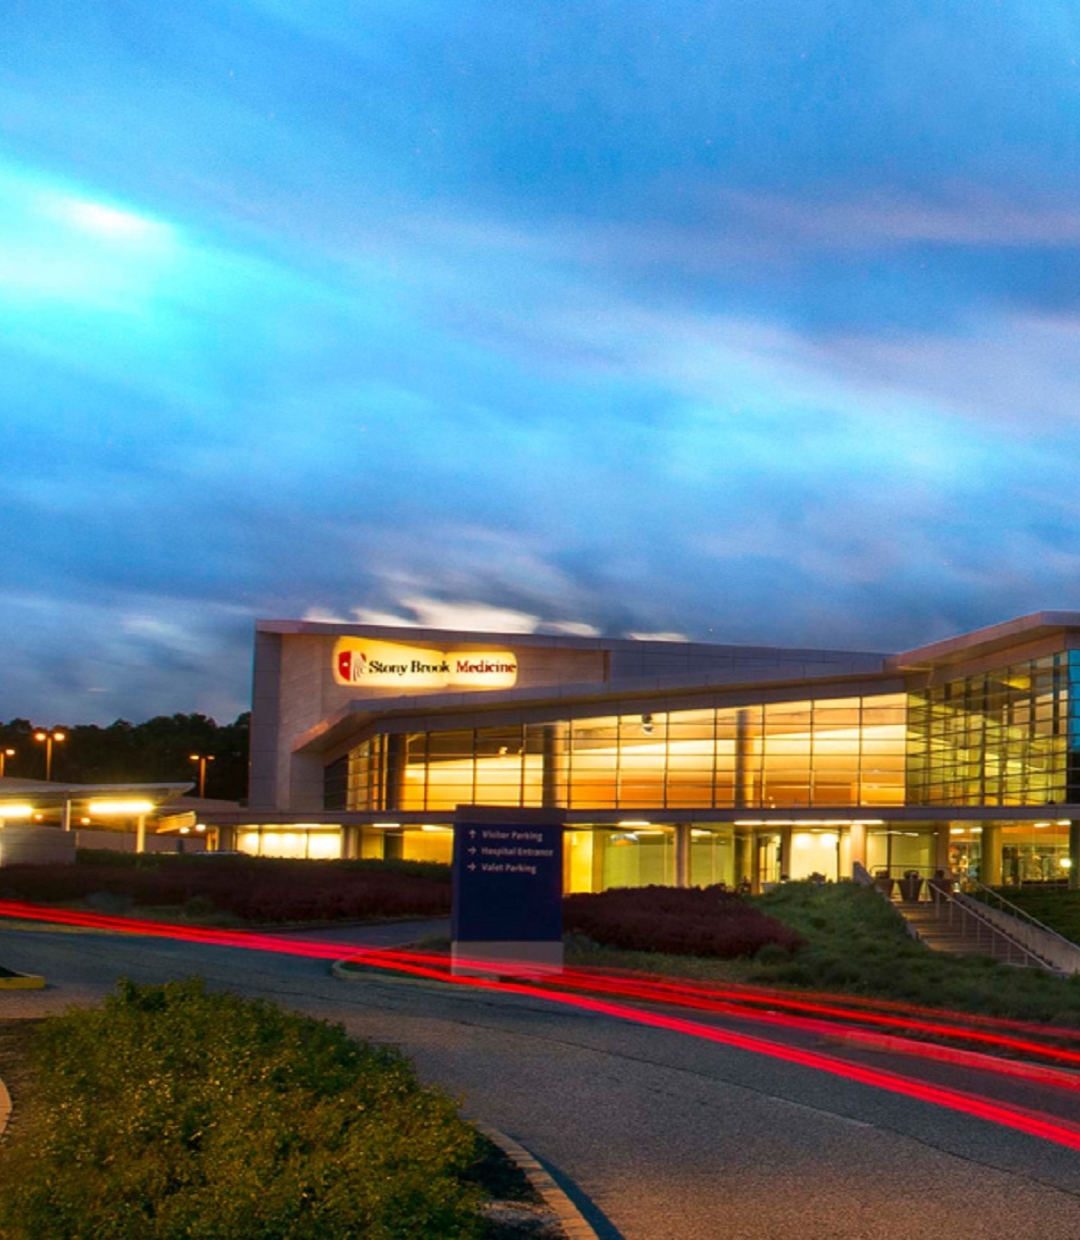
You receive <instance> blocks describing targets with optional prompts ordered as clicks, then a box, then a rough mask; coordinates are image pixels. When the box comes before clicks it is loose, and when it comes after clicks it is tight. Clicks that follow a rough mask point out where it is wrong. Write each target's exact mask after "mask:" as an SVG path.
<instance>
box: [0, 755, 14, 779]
mask: <svg viewBox="0 0 1080 1240" xmlns="http://www.w3.org/2000/svg"><path fill="white" fill-rule="evenodd" d="M14 757H15V750H14V749H0V779H3V778H4V766H5V764H6V763H7V760H8V758H14Z"/></svg>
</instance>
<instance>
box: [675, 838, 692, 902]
mask: <svg viewBox="0 0 1080 1240" xmlns="http://www.w3.org/2000/svg"><path fill="white" fill-rule="evenodd" d="M675 886H676V887H689V886H690V824H689V823H688V822H680V823H676V825H675Z"/></svg>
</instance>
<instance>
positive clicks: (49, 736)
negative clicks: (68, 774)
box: [34, 728, 67, 780]
mask: <svg viewBox="0 0 1080 1240" xmlns="http://www.w3.org/2000/svg"><path fill="white" fill-rule="evenodd" d="M34 740H36V741H41V742H43V743H44V745H45V778H46V780H50V779H52V751H53V745H54V744H56V745H59V744H60V743H61V742H62V741H66V740H67V733H66V732H61V731H60V729H59V728H53V729H52V731H50V732H35V733H34Z"/></svg>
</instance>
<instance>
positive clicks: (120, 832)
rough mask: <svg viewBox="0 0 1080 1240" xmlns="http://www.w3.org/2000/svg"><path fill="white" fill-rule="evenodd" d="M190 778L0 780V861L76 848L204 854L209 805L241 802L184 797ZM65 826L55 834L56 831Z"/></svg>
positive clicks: (69, 853)
mask: <svg viewBox="0 0 1080 1240" xmlns="http://www.w3.org/2000/svg"><path fill="white" fill-rule="evenodd" d="M190 787H191V784H190V783H175V784H173V783H141V784H72V783H62V782H56V781H53V780H41V779H13V778H10V777H6V778H0V865H16V864H19V863H21V862H28V861H37V860H41V861H45V860H48V861H58V860H63V861H72V860H74V857H75V849H76V848H92V849H106V850H111V851H117V852H185V851H186V852H201V851H204V850H205V849H206V845H207V836H208V835H209V836H210V837H211V842H213V832H212V831H208V829H207V827H206V824H205V822H203V821H202V818H203V817H204V816H205V814H206V812H207V810H211V811H213V810H220V809H235V808H236V805H235V802H230V801H201V800H198V799H196V798H194V797H186V796H185V795H184V793H185V792H187V790H188V789H189V788H190ZM57 827H59V828H60V829H61V830H60V831H59V832H57V831H56V830H52V829H50V828H57Z"/></svg>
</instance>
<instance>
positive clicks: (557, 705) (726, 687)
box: [292, 672, 904, 753]
mask: <svg viewBox="0 0 1080 1240" xmlns="http://www.w3.org/2000/svg"><path fill="white" fill-rule="evenodd" d="M903 690H904V682H903V680H902V679H901V678H899V677H898V676H897V675H896V674H895V673H891V674H886V673H875V672H859V673H852V674H849V675H839V676H838V675H835V674H833V675H831V676H828V677H799V678H797V679H785V680H752V681H730V680H724V681H712V682H710V683H706V684H703V683H702V680H701V677H700V676H667V677H653V678H647V677H643V678H640V679H634V680H627V681H622V682H618V681H607V682H605V683H603V684H602V685H597V684H596V683H589V684H577V685H543V686H537V687H534V688H529V689H493V690H490V691H488V692H485V693H482V694H481V693H438V694H424V695H415V694H414V695H402V696H400V697H384V698H363V699H358V700H356V701H353V702H350V703H349V704H348V705H347V706H345V707H343V708H342V709H341V710H339V711H336V712H335V713H334V714H333V715H330V716H329V717H328V718H326V719H324V720H322V722H320V723H318V724H316V726H315V727H313V728H310V729H309V730H308V731H306V732H304V733H302V734H301V735H300V736H298V737H297V738H296V740H295V741H294V743H293V745H292V752H293V753H325V752H327V751H328V750H331V749H334V748H337V747H339V746H341V745H343V744H345V743H346V742H347V741H348V740H350V739H351V738H353V737H357V736H359V735H360V734H361V733H363V732H364V731H365V730H366V729H368V728H370V727H372V726H373V725H375V724H376V723H378V722H381V721H384V720H391V719H412V720H416V721H417V724H418V727H419V725H420V724H421V723H422V722H425V721H427V720H428V719H429V718H435V719H437V720H438V721H439V724H440V726H441V727H446V728H452V727H453V726H454V722H455V718H458V717H460V718H461V719H462V726H469V727H471V726H474V721H475V718H476V717H477V716H478V715H483V714H490V715H493V716H494V715H496V714H497V713H499V712H506V711H508V710H514V711H517V712H519V713H520V712H524V711H530V712H535V713H536V715H537V721H538V722H546V721H547V718H551V717H553V716H558V715H562V716H566V715H567V713H568V710H569V708H570V707H573V708H574V709H575V711H579V710H580V708H581V707H588V708H592V707H595V708H597V709H598V710H601V711H603V710H607V711H612V712H613V713H620V710H621V711H622V712H623V713H632V712H634V711H636V710H638V709H642V710H648V709H650V708H651V709H654V710H656V709H680V708H682V709H693V707H694V705H695V702H697V703H699V704H700V703H701V702H702V701H705V700H707V699H716V698H718V697H725V696H727V695H730V696H731V698H732V699H733V701H732V704H735V705H737V704H739V703H740V702H746V703H748V704H749V703H753V702H761V701H767V700H770V699H775V700H777V701H780V700H790V699H792V698H793V697H794V696H795V695H797V694H800V693H806V694H809V693H811V692H812V693H813V694H814V695H815V696H818V697H828V696H833V697H842V696H847V695H849V694H853V693H859V692H873V693H902V692H903ZM672 701H678V703H679V705H678V706H675V705H668V703H669V702H672ZM659 703H664V704H665V705H664V706H663V707H661V706H660V705H659ZM545 716H546V717H547V718H545ZM466 719H467V720H468V722H467V723H466V722H465V720H466Z"/></svg>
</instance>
